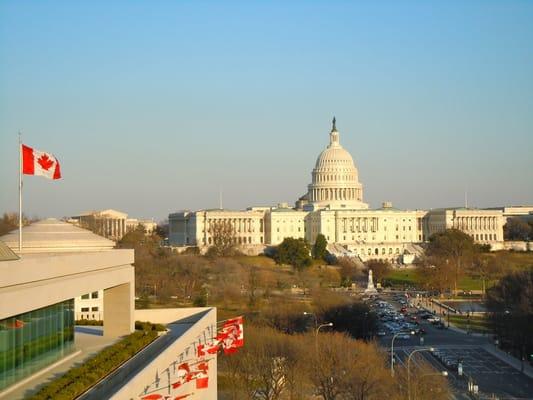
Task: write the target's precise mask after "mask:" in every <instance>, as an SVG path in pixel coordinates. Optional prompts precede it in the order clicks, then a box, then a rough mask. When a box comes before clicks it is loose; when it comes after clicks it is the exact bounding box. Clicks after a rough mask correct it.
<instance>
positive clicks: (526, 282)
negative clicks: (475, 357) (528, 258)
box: [486, 267, 533, 363]
mask: <svg viewBox="0 0 533 400" xmlns="http://www.w3.org/2000/svg"><path fill="white" fill-rule="evenodd" d="M486 305H487V309H488V310H489V311H490V314H489V321H490V323H491V326H492V330H493V331H494V333H495V334H496V335H497V336H498V338H499V340H500V345H501V347H503V348H504V349H506V350H508V351H510V352H512V353H513V354H514V355H515V356H516V357H518V358H519V359H522V360H524V361H530V362H532V363H533V267H532V268H530V269H527V270H523V271H516V272H513V273H510V274H508V275H505V276H504V277H503V278H501V279H500V281H499V282H498V283H497V284H496V285H495V286H493V287H492V288H490V289H489V290H488V291H487V299H486Z"/></svg>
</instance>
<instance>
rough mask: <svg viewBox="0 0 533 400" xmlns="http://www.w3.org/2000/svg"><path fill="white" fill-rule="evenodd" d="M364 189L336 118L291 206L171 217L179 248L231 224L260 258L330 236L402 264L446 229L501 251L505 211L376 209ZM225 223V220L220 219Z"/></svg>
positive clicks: (363, 254) (173, 241)
mask: <svg viewBox="0 0 533 400" xmlns="http://www.w3.org/2000/svg"><path fill="white" fill-rule="evenodd" d="M363 194H364V193H363V185H362V184H361V182H359V173H358V170H357V167H356V165H355V163H354V161H353V158H352V156H351V154H350V153H349V152H348V151H347V150H346V149H344V148H343V147H342V145H341V144H340V134H339V132H338V130H337V128H336V125H335V119H334V120H333V127H332V129H331V132H330V134H329V144H328V146H327V147H326V148H325V149H324V150H323V151H322V152H321V153H320V154H319V155H318V157H317V160H316V162H315V166H314V168H313V170H312V172H311V183H310V184H309V185H308V188H307V193H305V194H304V195H303V196H301V197H300V198H299V199H298V200H297V201H296V203H295V207H294V208H291V207H289V206H288V205H287V204H280V205H278V206H277V207H250V208H248V209H246V210H243V211H229V210H221V209H213V210H199V211H181V212H176V213H172V214H170V215H169V243H170V245H171V246H175V247H177V248H178V249H180V248H181V249H182V248H185V247H188V246H197V247H199V248H200V250H205V249H206V248H208V247H209V246H210V245H212V243H213V234H214V233H215V230H213V224H216V223H219V224H220V223H222V224H227V225H228V226H229V227H231V229H232V230H233V231H234V233H235V237H236V243H237V244H238V245H240V247H241V249H242V250H244V251H248V252H249V253H260V252H261V251H262V250H263V249H264V248H265V247H266V246H271V245H277V244H279V243H281V242H282V241H283V239H284V238H286V237H293V238H305V239H307V240H308V241H309V242H310V243H314V241H315V240H316V237H317V235H318V234H322V235H324V236H325V237H326V239H327V240H328V243H331V244H335V245H337V247H338V245H340V246H342V248H344V249H345V250H346V251H348V252H349V254H351V255H356V256H358V257H360V258H361V259H363V260H365V259H368V258H379V259H387V260H390V261H392V262H398V261H401V259H402V258H403V257H402V256H403V255H404V254H410V255H412V254H416V253H419V252H420V251H421V248H420V246H418V244H420V243H423V242H425V241H427V240H428V238H429V237H430V236H431V235H432V234H434V233H436V232H442V231H444V230H445V229H449V228H457V229H461V230H463V231H464V232H466V233H468V234H469V235H471V236H472V238H474V240H475V241H476V242H478V243H483V244H489V245H491V247H493V248H499V247H501V243H502V241H503V225H504V219H503V215H502V210H499V209H492V210H489V209H486V210H480V209H470V208H468V209H467V208H448V209H436V210H429V211H428V210H399V209H396V208H393V206H392V204H391V203H390V202H384V203H383V205H382V207H381V208H377V209H371V208H369V206H368V204H367V203H365V202H364V200H363V199H364V197H363ZM217 221H218V222H217Z"/></svg>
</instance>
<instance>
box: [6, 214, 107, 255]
mask: <svg viewBox="0 0 533 400" xmlns="http://www.w3.org/2000/svg"><path fill="white" fill-rule="evenodd" d="M0 240H1V241H3V242H4V243H5V244H6V245H7V246H8V247H9V248H11V250H12V251H14V252H15V253H18V246H19V236H18V230H14V231H11V232H9V233H8V234H6V235H4V236H1V237H0ZM114 247H115V242H113V241H112V240H109V239H106V238H104V237H102V236H99V235H96V234H94V233H93V232H91V231H89V230H87V229H83V228H79V227H77V226H74V225H72V224H69V223H66V222H63V221H59V220H57V219H53V218H49V219H45V220H42V221H38V222H35V223H33V224H31V225H28V226H25V227H23V228H22V253H54V252H72V251H76V252H80V251H100V250H110V249H112V248H114Z"/></svg>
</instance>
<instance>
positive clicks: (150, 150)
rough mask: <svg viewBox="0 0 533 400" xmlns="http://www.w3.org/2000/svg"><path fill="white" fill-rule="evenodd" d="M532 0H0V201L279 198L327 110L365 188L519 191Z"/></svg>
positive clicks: (531, 156) (415, 203)
mask: <svg viewBox="0 0 533 400" xmlns="http://www.w3.org/2000/svg"><path fill="white" fill-rule="evenodd" d="M532 20H533V2H525V1H505V2H503V1H500V2H497V1H471V2H460V1H451V2H446V3H441V2H435V3H429V2H417V1H412V2H401V3H399V2H393V1H390V2H380V3H379V4H377V3H375V2H359V3H352V2H344V1H338V2H299V1H297V2H291V3H286V2H269V3H260V2H257V3H256V2H229V3H226V2H225V3H217V2H201V3H197V2H170V1H169V2H167V1H161V2H121V1H117V2H113V3H108V2H100V1H96V2H90V3H85V4H83V3H77V2H76V3H72V2H57V1H48V2H46V1H45V2H15V1H6V2H2V3H0V57H1V59H2V63H0V131H1V135H0V167H1V168H0V183H1V185H2V186H1V190H0V212H2V211H16V210H18V188H17V185H18V148H17V142H18V136H17V132H18V131H19V130H20V131H22V134H23V142H24V143H25V144H27V145H29V146H31V147H35V148H36V149H39V150H45V151H49V152H51V153H53V154H54V155H55V156H57V157H58V159H59V160H60V162H61V168H62V173H63V179H62V180H60V181H48V180H46V179H43V178H40V177H30V176H25V177H24V182H25V187H24V212H25V213H26V214H27V215H30V216H32V215H38V216H41V217H48V216H56V217H61V216H69V215H75V214H78V213H80V212H82V211H85V210H90V209H106V208H114V209H118V210H121V211H124V212H127V213H128V214H129V215H130V216H131V217H138V218H151V217H154V218H155V219H156V220H162V219H164V218H166V217H167V216H168V213H169V212H174V211H176V210H180V209H192V210H195V209H201V208H216V207H218V205H219V191H220V190H221V189H222V192H223V205H224V207H225V208H230V209H242V208H246V207H248V206H254V205H275V204H277V203H279V202H288V203H289V204H290V205H292V204H294V201H295V200H296V199H297V198H298V197H299V196H301V195H302V194H304V193H305V192H306V191H307V185H308V184H309V183H310V181H311V170H312V169H313V167H314V164H315V161H316V157H317V156H318V154H319V153H320V152H321V151H322V150H323V149H324V147H325V146H326V145H327V143H328V141H329V137H328V134H329V131H330V128H331V119H332V117H333V116H334V115H335V116H336V117H337V128H338V130H339V132H340V142H341V144H342V145H343V147H345V148H346V149H347V150H348V151H349V152H350V153H351V154H352V156H353V158H354V161H355V163H356V166H357V168H358V171H359V180H360V181H361V182H362V184H363V188H364V201H365V202H367V203H370V205H371V207H373V208H377V207H379V206H380V205H381V202H382V201H392V202H393V205H394V206H396V207H398V208H405V209H429V208H437V207H453V206H462V205H464V201H465V200H464V197H465V190H466V191H467V192H468V205H469V206H472V207H491V206H503V205H515V204H533V184H532V182H533V112H532V110H533V73H532V71H533V52H532V51H531V43H533V24H531V21H532Z"/></svg>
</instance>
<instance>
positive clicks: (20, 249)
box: [19, 131, 22, 255]
mask: <svg viewBox="0 0 533 400" xmlns="http://www.w3.org/2000/svg"><path fill="white" fill-rule="evenodd" d="M21 253H22V136H21V133H20V131H19V255H20V254H21Z"/></svg>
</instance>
